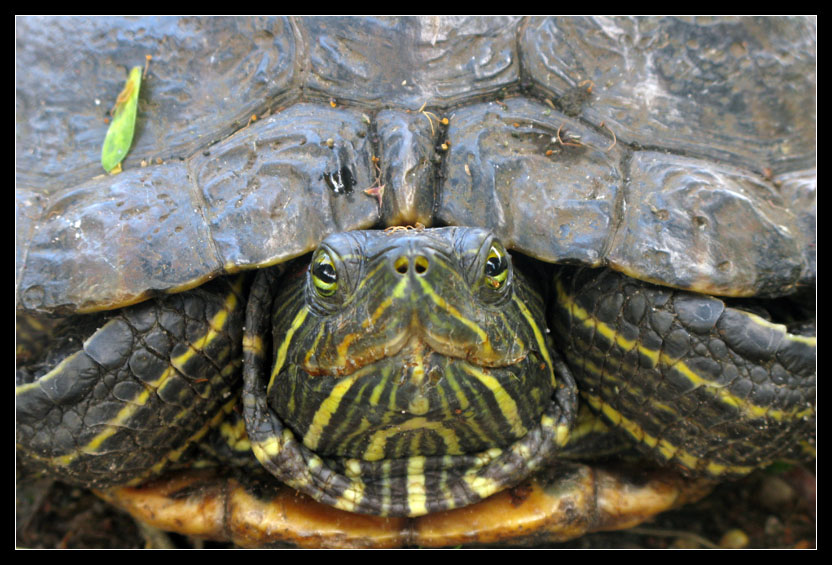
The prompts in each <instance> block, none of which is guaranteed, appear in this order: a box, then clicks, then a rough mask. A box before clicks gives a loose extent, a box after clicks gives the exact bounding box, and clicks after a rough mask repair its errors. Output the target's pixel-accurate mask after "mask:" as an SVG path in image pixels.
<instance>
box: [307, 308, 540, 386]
mask: <svg viewBox="0 0 832 565" xmlns="http://www.w3.org/2000/svg"><path fill="white" fill-rule="evenodd" d="M362 327H363V330H361V331H357V332H352V333H347V334H346V335H344V336H343V337H342V338H341V339H340V340H338V342H337V343H336V344H335V345H333V346H331V347H329V348H322V349H321V350H317V351H314V352H312V353H311V354H310V355H308V356H306V357H304V358H303V360H302V362H301V365H302V367H303V370H304V371H305V372H306V373H307V374H308V375H310V376H315V377H317V376H331V377H339V376H345V375H349V374H351V373H353V372H355V371H357V370H360V369H362V368H364V367H366V366H368V365H372V364H377V363H389V362H391V361H392V360H394V359H396V358H401V359H403V360H404V361H405V363H410V364H413V363H418V359H419V358H420V357H422V356H424V355H427V354H437V355H440V356H443V357H447V358H452V359H458V360H463V361H466V362H468V363H471V364H472V365H476V366H479V367H482V368H489V369H490V368H500V367H508V366H511V365H516V364H518V363H521V362H522V361H523V360H524V359H525V358H526V357H527V356H528V355H529V350H528V349H527V348H526V347H524V346H516V345H515V346H513V347H511V348H509V349H500V348H495V347H493V346H492V343H491V341H490V339H489V337H488V335H482V336H478V337H480V339H478V340H472V339H467V340H465V339H459V337H458V336H454V334H453V333H443V332H438V331H434V330H432V329H431V328H429V327H427V326H426V325H424V324H423V323H422V322H421V321H420V319H419V317H418V316H417V314H416V313H414V314H413V315H412V316H411V318H410V321H409V323H408V324H407V325H404V326H402V327H400V328H399V329H398V331H395V332H390V331H386V330H379V329H378V328H374V327H373V325H372V323H371V322H366V323H364V324H362ZM391 333H392V335H391V336H390V337H388V338H386V339H384V340H375V339H373V337H374V336H377V335H388V334H391ZM409 360H411V361H409Z"/></svg>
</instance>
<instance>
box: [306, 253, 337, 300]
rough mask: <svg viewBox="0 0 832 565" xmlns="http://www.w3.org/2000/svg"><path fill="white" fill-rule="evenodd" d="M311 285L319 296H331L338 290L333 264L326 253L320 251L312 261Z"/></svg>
mask: <svg viewBox="0 0 832 565" xmlns="http://www.w3.org/2000/svg"><path fill="white" fill-rule="evenodd" d="M312 284H314V285H315V290H316V291H318V294H320V295H321V296H332V295H333V294H335V291H336V290H337V289H338V273H337V272H336V271H335V263H333V262H332V257H330V256H329V253H327V252H326V251H320V252H319V253H317V254H316V255H315V257H314V258H313V259H312Z"/></svg>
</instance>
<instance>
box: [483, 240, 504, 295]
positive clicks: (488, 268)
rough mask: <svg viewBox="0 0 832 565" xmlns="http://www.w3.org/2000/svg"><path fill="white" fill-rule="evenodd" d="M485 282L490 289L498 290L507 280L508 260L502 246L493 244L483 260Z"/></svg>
mask: <svg viewBox="0 0 832 565" xmlns="http://www.w3.org/2000/svg"><path fill="white" fill-rule="evenodd" d="M484 272H485V282H486V283H488V284H489V286H491V287H492V288H500V287H501V286H503V285H504V284H505V282H506V279H507V278H508V258H507V256H506V250H505V249H503V246H502V245H499V244H496V243H495V244H493V245H492V246H491V249H489V251H488V256H487V257H486V258H485V268H484Z"/></svg>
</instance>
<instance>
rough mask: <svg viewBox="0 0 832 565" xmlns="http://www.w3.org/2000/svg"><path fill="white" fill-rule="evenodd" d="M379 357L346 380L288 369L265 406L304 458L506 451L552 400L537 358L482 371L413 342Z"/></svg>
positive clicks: (408, 339)
mask: <svg viewBox="0 0 832 565" xmlns="http://www.w3.org/2000/svg"><path fill="white" fill-rule="evenodd" d="M437 349H438V350H437ZM383 353H384V354H383V355H381V356H379V358H378V359H374V360H373V361H372V362H363V363H360V364H359V366H358V367H357V368H355V369H354V370H352V371H351V372H349V373H348V374H344V375H338V374H337V373H336V374H335V375H331V374H330V375H326V374H324V375H321V374H315V373H311V372H309V371H307V370H306V369H305V367H298V366H296V365H288V366H286V367H285V369H284V370H283V371H282V372H281V373H280V374H279V375H278V376H277V377H276V378H275V379H274V380H273V383H272V387H271V388H270V390H269V391H268V402H269V405H270V407H271V409H272V410H274V411H275V413H276V414H277V415H278V416H279V417H280V419H281V421H283V422H284V424H285V425H286V426H287V427H288V428H290V429H291V430H292V431H293V432H294V434H295V435H296V437H297V438H298V439H299V440H300V441H302V443H303V445H304V446H305V447H307V448H308V449H310V450H311V451H313V452H315V453H318V454H320V455H322V456H324V457H330V458H345V459H356V460H360V461H366V462H375V461H383V460H396V459H404V458H408V457H410V456H424V457H439V458H442V457H445V456H466V455H469V454H482V453H484V452H487V451H488V450H489V449H491V448H505V447H507V446H510V445H511V444H513V443H514V442H516V441H518V440H520V439H521V438H523V437H525V436H526V435H527V434H528V433H529V431H530V430H532V429H534V428H535V427H536V426H538V425H539V421H540V417H541V415H542V414H543V413H544V411H545V409H546V405H547V404H548V403H549V402H550V399H551V397H552V392H553V390H552V385H551V381H550V378H549V374H548V372H547V371H546V370H545V369H543V368H541V367H545V363H542V360H541V359H540V357H539V356H538V355H537V354H536V353H535V352H530V353H529V355H526V356H524V357H521V358H520V359H512V360H511V361H512V362H511V363H506V364H502V365H499V366H491V367H484V366H481V365H479V364H477V363H473V362H471V361H469V360H468V357H470V356H469V355H466V354H465V351H464V350H463V351H460V349H459V348H454V347H443V346H442V345H441V344H440V345H439V346H437V345H435V342H433V343H431V342H430V341H427V340H424V339H423V338H422V336H416V335H413V334H410V335H409V336H405V337H403V338H402V339H399V340H396V343H394V344H393V345H391V346H390V347H389V348H387V350H386V351H384V352H383ZM449 353H450V354H449ZM373 357H375V356H373ZM478 457H479V455H478ZM471 464H474V463H471ZM466 465H467V464H466Z"/></svg>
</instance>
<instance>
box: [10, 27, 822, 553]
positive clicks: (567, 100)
mask: <svg viewBox="0 0 832 565" xmlns="http://www.w3.org/2000/svg"><path fill="white" fill-rule="evenodd" d="M16 40H17V52H16V65H17V66H16V71H17V80H16V140H17V143H16V179H15V185H16V193H15V195H16V224H17V231H16V263H15V288H16V305H17V308H18V309H19V310H26V311H32V312H38V313H48V314H55V313H57V314H69V313H76V312H90V311H98V310H108V309H113V308H117V307H121V306H125V305H129V304H133V303H136V302H139V301H142V300H144V299H145V298H148V297H149V296H152V295H155V294H159V293H172V292H178V291H181V290H184V289H188V288H192V287H195V286H198V285H199V284H201V283H203V282H205V281H207V280H209V279H212V278H215V277H217V276H219V275H221V274H225V273H233V272H237V271H241V270H246V269H254V268H259V267H264V266H269V265H274V264H277V263H281V262H284V261H287V260H288V259H291V258H293V257H297V256H300V255H303V254H305V253H308V252H309V251H311V250H313V249H314V248H315V247H316V246H317V245H318V243H319V242H320V241H321V240H322V239H323V238H324V237H325V236H326V235H327V234H330V233H335V232H342V231H348V230H354V229H365V228H370V227H385V226H393V225H407V224H423V225H427V226H443V225H461V226H480V227H486V228H489V229H491V230H492V231H493V232H494V233H495V235H496V236H497V237H499V238H500V240H501V241H502V242H503V243H504V244H505V245H506V246H507V247H509V248H511V249H513V250H517V251H520V252H522V253H524V254H526V255H529V256H531V257H534V258H537V259H541V260H543V261H547V262H553V263H554V262H564V263H572V264H581V265H586V266H592V267H597V266H609V267H611V268H612V269H615V270H618V271H621V272H623V273H625V274H627V275H629V276H631V277H634V278H638V279H642V280H646V281H648V282H653V283H657V284H661V285H665V286H671V287H676V288H682V289H688V290H693V291H697V292H702V293H708V294H717V295H724V296H774V297H776V296H782V295H786V294H790V293H792V292H794V291H795V290H797V289H798V288H799V287H807V286H809V287H811V286H814V281H815V276H816V252H815V247H816V235H815V229H816V152H815V146H816V114H815V105H816V87H815V84H816V21H815V20H813V19H780V18H762V19H755V18H729V19H709V20H706V21H700V20H684V19H677V18H637V19H619V18H598V19H585V18H554V19H538V18H398V19H396V18H377V19H338V18H332V19H330V18H298V19H281V18H262V19H249V18H245V19H243V18H221V19H220V18H140V19H118V18H107V19H82V18H73V19H66V18H57V19H51V18H19V19H17V20H16ZM146 55H152V61H151V62H150V65H149V68H148V71H147V76H146V78H145V80H144V84H143V87H142V92H141V94H140V98H139V114H138V115H139V117H138V125H137V133H136V136H135V140H134V145H133V148H132V149H131V151H130V154H129V155H128V157H127V159H126V160H125V163H124V169H125V171H124V172H123V173H121V174H120V175H117V176H107V175H104V174H103V172H102V171H101V170H100V168H99V164H98V163H99V154H100V147H101V142H102V140H103V139H104V135H105V133H106V129H107V123H106V121H107V119H106V115H107V112H108V110H109V104H110V103H111V102H112V101H113V100H115V98H116V96H117V94H118V92H119V91H120V89H121V87H122V85H123V83H124V79H125V77H126V74H127V72H126V71H127V69H129V68H130V67H132V66H134V65H137V64H140V63H141V62H142V61H144V60H145V56H146ZM164 488H167V487H165V486H163V487H162V489H164ZM680 488H681V489H682V491H684V492H681V491H680V492H681V494H679V495H678V498H679V500H680V501H681V500H683V499H687V498H692V497H695V496H698V494H691V492H695V493H700V491H701V489H700V488H699V487H695V488H693V487H680ZM688 488H690V491H688V490H685V489H688ZM674 503H675V502H670V503H668V505H667V506H672V505H673V504H674ZM509 504H511V503H509ZM223 519H225V518H223ZM408 531H410V530H408ZM583 531H586V530H582V531H581V532H579V533H583ZM400 535H405V537H408V539H412V537H409V536H411V534H409V533H408V534H400ZM373 539H375V540H377V539H379V538H377V537H376V538H373ZM448 543H458V542H457V541H451V542H448Z"/></svg>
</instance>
